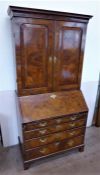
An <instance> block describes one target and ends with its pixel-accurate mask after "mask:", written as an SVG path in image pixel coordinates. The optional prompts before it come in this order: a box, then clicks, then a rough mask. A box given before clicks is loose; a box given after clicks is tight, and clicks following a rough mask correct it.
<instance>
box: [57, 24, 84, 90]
mask: <svg viewBox="0 0 100 175" xmlns="http://www.w3.org/2000/svg"><path fill="white" fill-rule="evenodd" d="M85 33H86V26H85V25H84V24H81V23H75V22H64V21H59V22H56V35H55V55H56V60H57V61H56V64H55V67H54V74H55V79H54V86H55V90H56V89H58V90H67V89H78V88H79V86H80V78H81V69H82V62H83V51H84V38H85Z"/></svg>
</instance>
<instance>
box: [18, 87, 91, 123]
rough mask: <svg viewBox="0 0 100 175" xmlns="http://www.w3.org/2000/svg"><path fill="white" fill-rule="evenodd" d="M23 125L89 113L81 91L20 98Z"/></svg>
mask: <svg viewBox="0 0 100 175" xmlns="http://www.w3.org/2000/svg"><path fill="white" fill-rule="evenodd" d="M18 99H19V103H20V108H21V115H22V118H23V123H27V122H32V121H36V120H42V119H47V118H48V119H49V118H54V117H58V116H65V115H66V116H67V115H73V114H77V113H81V112H87V111H88V108H87V105H86V102H85V100H84V97H83V95H82V92H81V91H78V90H74V91H67V92H55V93H46V94H39V95H31V96H23V97H18Z"/></svg>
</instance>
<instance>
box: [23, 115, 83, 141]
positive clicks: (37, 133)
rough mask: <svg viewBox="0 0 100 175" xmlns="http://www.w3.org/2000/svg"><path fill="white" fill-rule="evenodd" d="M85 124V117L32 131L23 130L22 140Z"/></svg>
mask: <svg viewBox="0 0 100 175" xmlns="http://www.w3.org/2000/svg"><path fill="white" fill-rule="evenodd" d="M85 125H86V118H84V119H81V120H76V121H73V122H68V123H61V124H57V125H52V126H48V127H44V128H43V129H36V130H32V131H23V135H24V140H28V139H32V138H35V137H41V136H43V135H47V134H51V133H54V132H59V131H64V130H67V129H72V128H76V127H82V126H85Z"/></svg>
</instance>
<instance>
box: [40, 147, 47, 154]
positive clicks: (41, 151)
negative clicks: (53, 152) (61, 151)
mask: <svg viewBox="0 0 100 175" xmlns="http://www.w3.org/2000/svg"><path fill="white" fill-rule="evenodd" d="M46 150H47V149H46V148H43V149H41V150H39V151H40V153H42V154H44V153H45V152H46Z"/></svg>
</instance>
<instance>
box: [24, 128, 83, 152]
mask: <svg viewBox="0 0 100 175" xmlns="http://www.w3.org/2000/svg"><path fill="white" fill-rule="evenodd" d="M84 132H85V128H79V129H74V130H69V131H63V132H58V133H54V134H50V135H48V136H44V137H43V136H42V137H40V138H35V139H31V140H27V141H25V142H24V149H25V150H28V149H32V148H35V147H38V146H41V145H45V144H49V143H52V142H55V141H60V140H64V139H69V138H72V137H75V136H79V135H84Z"/></svg>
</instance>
